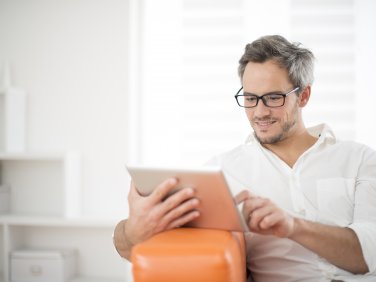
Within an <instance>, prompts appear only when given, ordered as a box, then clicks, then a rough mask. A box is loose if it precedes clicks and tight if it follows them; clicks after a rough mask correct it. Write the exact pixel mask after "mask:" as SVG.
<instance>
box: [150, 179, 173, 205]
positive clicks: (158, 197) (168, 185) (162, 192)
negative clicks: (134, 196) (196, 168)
mask: <svg viewBox="0 0 376 282" xmlns="http://www.w3.org/2000/svg"><path fill="white" fill-rule="evenodd" d="M177 184H178V180H177V179H176V178H169V179H166V180H165V181H163V182H162V183H161V184H159V185H158V186H157V187H156V188H155V189H154V191H153V192H152V193H151V194H150V199H151V200H152V202H153V203H159V202H162V201H163V199H165V198H166V197H167V196H168V194H169V193H170V192H171V191H172V190H173V189H174V188H175V187H176V185H177Z"/></svg>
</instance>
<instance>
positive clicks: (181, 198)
mask: <svg viewBox="0 0 376 282" xmlns="http://www.w3.org/2000/svg"><path fill="white" fill-rule="evenodd" d="M193 196H194V190H193V189H192V188H189V187H188V188H184V189H181V190H179V191H177V192H176V193H174V194H172V195H170V196H169V197H168V198H167V199H166V200H165V201H163V202H162V204H161V209H162V212H163V213H167V212H169V211H170V210H172V209H174V208H176V207H178V206H179V205H180V204H182V203H183V202H185V201H187V200H189V199H191V198H192V197H193Z"/></svg>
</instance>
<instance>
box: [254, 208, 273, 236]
mask: <svg viewBox="0 0 376 282" xmlns="http://www.w3.org/2000/svg"><path fill="white" fill-rule="evenodd" d="M274 211H275V208H274V207H273V206H271V205H263V206H261V207H259V208H257V209H255V210H253V211H252V212H251V213H250V215H249V227H250V228H251V229H252V230H261V229H265V228H267V227H268V225H264V226H262V222H263V221H264V220H265V219H266V218H267V217H268V216H270V215H271V214H272V213H273V212H274Z"/></svg>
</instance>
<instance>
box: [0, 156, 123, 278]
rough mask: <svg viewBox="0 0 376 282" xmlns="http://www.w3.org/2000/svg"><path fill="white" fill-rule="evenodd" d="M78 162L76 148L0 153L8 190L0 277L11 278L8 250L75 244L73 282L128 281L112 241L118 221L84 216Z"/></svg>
mask: <svg viewBox="0 0 376 282" xmlns="http://www.w3.org/2000/svg"><path fill="white" fill-rule="evenodd" d="M80 166H81V161H80V155H79V153H77V152H67V153H57V154H44V153H0V184H8V185H9V186H10V189H11V192H10V193H11V197H10V199H11V200H10V209H9V212H8V213H6V214H0V282H10V259H9V257H10V256H9V255H10V253H11V252H12V251H14V250H17V249H24V248H27V249H28V248H29V249H66V248H69V249H76V250H77V254H78V259H77V277H75V278H74V279H73V282H120V281H123V282H124V281H126V277H127V276H126V275H127V273H126V272H127V270H126V267H125V264H124V262H123V261H122V260H121V259H119V256H118V254H117V253H116V250H115V249H114V247H113V245H112V232H113V228H114V226H115V224H116V221H115V220H111V219H109V220H98V219H93V218H88V217H86V218H84V217H83V216H82V213H81V206H82V205H81V195H80V191H81V185H80V181H81V177H80V175H81V173H80Z"/></svg>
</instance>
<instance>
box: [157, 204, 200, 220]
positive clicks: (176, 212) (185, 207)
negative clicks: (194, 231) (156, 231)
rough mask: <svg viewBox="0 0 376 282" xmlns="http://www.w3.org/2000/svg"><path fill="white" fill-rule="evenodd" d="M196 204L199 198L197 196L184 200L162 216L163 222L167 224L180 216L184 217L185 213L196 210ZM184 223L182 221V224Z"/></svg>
mask: <svg viewBox="0 0 376 282" xmlns="http://www.w3.org/2000/svg"><path fill="white" fill-rule="evenodd" d="M198 206H199V200H198V199H197V198H193V199H191V200H188V201H185V202H184V203H182V204H180V205H179V206H178V207H176V208H174V209H172V210H170V211H169V212H168V213H167V214H166V215H165V217H164V218H163V223H164V224H165V225H167V226H168V225H170V224H171V222H174V221H176V220H178V219H179V218H180V217H184V215H185V214H187V213H190V212H193V211H196V209H197V207H198ZM185 223H186V222H184V224H185Z"/></svg>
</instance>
